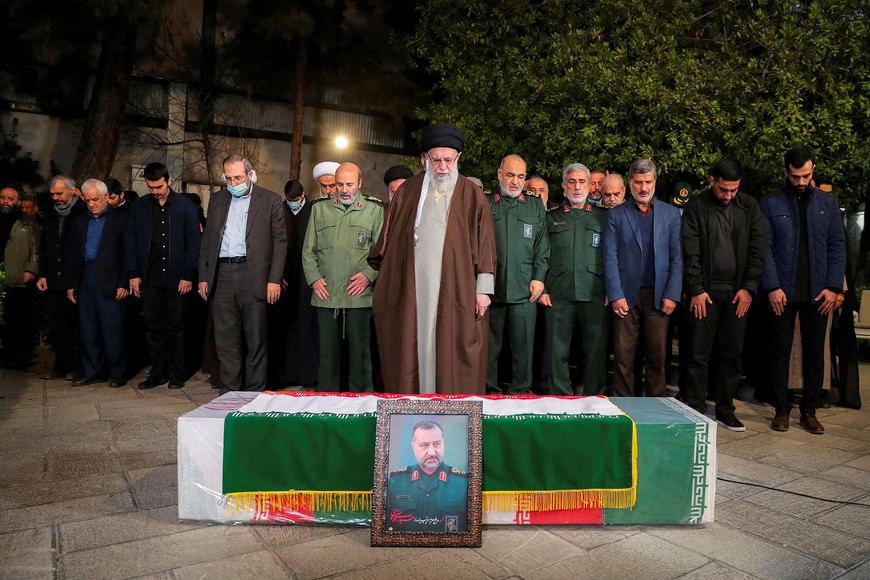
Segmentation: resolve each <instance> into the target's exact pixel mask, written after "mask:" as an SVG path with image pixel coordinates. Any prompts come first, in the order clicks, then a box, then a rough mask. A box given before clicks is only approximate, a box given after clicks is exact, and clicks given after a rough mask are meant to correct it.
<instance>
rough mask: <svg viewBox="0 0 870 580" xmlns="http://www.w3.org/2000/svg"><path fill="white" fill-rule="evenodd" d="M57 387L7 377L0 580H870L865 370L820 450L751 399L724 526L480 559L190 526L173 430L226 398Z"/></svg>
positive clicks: (327, 535) (533, 535)
mask: <svg viewBox="0 0 870 580" xmlns="http://www.w3.org/2000/svg"><path fill="white" fill-rule="evenodd" d="M40 356H41V357H43V358H44V357H46V356H47V353H45V352H41V353H40ZM43 372H44V362H43V361H41V362H40V363H39V364H37V365H34V370H33V371H32V372H28V373H24V372H14V371H2V370H0V440H2V441H3V444H2V447H0V578H15V579H18V578H60V579H79V578H133V577H150V578H167V579H169V578H173V579H174V578H178V579H187V578H205V577H208V578H325V577H340V578H360V579H362V578H371V579H379V580H380V579H390V578H412V577H418V576H420V575H421V574H423V575H425V576H427V577H439V578H528V579H539V578H541V579H543V578H553V579H562V578H631V579H641V578H642V579H647V578H693V579H694V578H697V579H713V578H789V579H798V578H808V579H809V578H812V579H816V578H854V579H864V578H870V507H862V506H859V505H853V504H855V503H859V504H863V505H864V506H870V411H868V410H867V406H868V405H870V364H866V363H865V364H862V365H861V369H860V372H861V384H862V398H863V400H864V402H865V409H864V410H861V411H854V410H850V409H843V408H837V407H835V408H832V409H826V410H820V411H819V413H818V415H819V418H820V420H821V421H822V423H823V424H824V426H825V428H826V430H827V433H826V434H825V435H822V436H817V435H810V434H808V433H806V432H805V431H803V430H802V429H800V428H799V427H798V426H797V415H798V414H797V411H795V412H794V413H793V421H792V428H791V430H789V431H788V432H787V433H774V432H773V431H771V430H770V428H769V422H770V419H771V418H772V414H773V413H772V409H771V407H769V406H766V405H762V404H759V403H756V402H754V401H752V400H751V399H749V398H747V397H743V399H744V400H743V401H739V402H737V407H738V410H737V414H738V417H739V418H740V419H741V420H743V422H744V423H745V424H746V427H747V429H746V431H745V432H743V433H733V432H731V431H727V430H725V429H722V428H720V429H719V448H718V452H719V477H720V478H721V479H720V481H719V482H718V493H717V498H716V521H715V523H713V524H708V525H704V526H690V527H681V526H663V527H653V526H607V527H599V526H528V527H523V528H518V527H488V528H485V529H484V532H483V547H481V548H479V549H441V550H436V549H418V548H371V547H369V529H368V528H351V527H325V526H323V527H314V526H246V525H240V526H221V525H209V524H195V523H181V522H179V521H178V520H177V512H176V504H177V497H176V496H177V488H176V484H177V478H176V434H175V433H176V432H175V425H176V419H177V418H178V417H179V416H180V415H182V414H184V413H186V412H187V411H189V410H191V409H193V408H195V407H196V406H197V405H201V404H203V403H206V402H208V401H210V400H211V399H213V398H214V397H215V396H216V395H217V391H214V390H212V389H211V387H210V385H209V384H208V382H207V380H206V378H205V377H204V376H202V375H196V376H195V377H194V378H193V379H191V380H190V381H188V383H187V386H186V387H185V388H184V389H183V390H180V391H171V390H168V389H167V388H166V387H165V386H163V387H158V388H156V389H153V390H150V391H139V390H137V389H136V388H135V385H136V384H138V382H139V381H141V380H143V379H144V376H143V375H139V376H138V377H136V378H135V379H133V380H132V381H130V383H129V384H128V386H126V387H124V388H121V389H110V388H109V386H108V384H97V385H91V386H86V387H72V386H71V384H70V383H69V382H67V381H64V380H52V381H47V380H43V379H41V378H40V376H41V375H42V373H43ZM725 480H734V481H741V482H749V483H754V484H756V485H757V486H749V485H743V484H739V483H732V482H729V481H725ZM766 488H775V490H771V489H766ZM776 490H783V491H776ZM662 491H663V493H667V490H662ZM784 491H788V492H792V493H784ZM795 494H805V495H809V496H813V497H814V498H820V499H812V498H807V497H802V496H800V495H795ZM822 498H823V499H822ZM824 500H830V501H824ZM848 502H852V503H851V504H850V503H848Z"/></svg>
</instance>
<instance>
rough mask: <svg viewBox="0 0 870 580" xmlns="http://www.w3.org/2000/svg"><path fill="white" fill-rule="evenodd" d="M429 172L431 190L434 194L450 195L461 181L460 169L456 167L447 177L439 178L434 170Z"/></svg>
mask: <svg viewBox="0 0 870 580" xmlns="http://www.w3.org/2000/svg"><path fill="white" fill-rule="evenodd" d="M426 171H428V172H429V188H430V190H431V191H432V192H435V193H438V194H440V195H450V194H451V193H453V189H454V188H455V187H456V181H457V180H458V179H459V168H458V167H454V168H453V169H452V170H451V171H450V173H449V174H448V175H447V176H445V177H439V176H438V174H437V173H435V170H434V169H426Z"/></svg>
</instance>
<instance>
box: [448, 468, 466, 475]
mask: <svg viewBox="0 0 870 580" xmlns="http://www.w3.org/2000/svg"><path fill="white" fill-rule="evenodd" d="M450 473H452V474H453V475H468V472H466V471H463V470H461V469H459V468H458V467H451V468H450Z"/></svg>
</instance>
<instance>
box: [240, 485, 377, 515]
mask: <svg viewBox="0 0 870 580" xmlns="http://www.w3.org/2000/svg"><path fill="white" fill-rule="evenodd" d="M225 497H226V503H227V511H228V512H229V513H263V512H270V511H272V512H277V511H281V510H284V509H291V510H299V509H309V510H311V511H312V512H329V511H353V512H361V511H371V510H372V492H370V491H296V490H288V491H251V492H238V493H228V494H226V496H225Z"/></svg>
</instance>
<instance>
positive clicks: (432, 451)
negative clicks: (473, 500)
mask: <svg viewBox="0 0 870 580" xmlns="http://www.w3.org/2000/svg"><path fill="white" fill-rule="evenodd" d="M411 449H412V450H413V451H414V457H416V458H417V464H416V465H409V466H408V467H403V468H401V469H398V470H396V471H393V472H391V473H390V479H389V482H388V484H387V525H386V528H387V530H389V531H409V532H467V531H468V474H467V473H466V472H465V471H462V470H461V469H458V468H456V467H450V466H449V465H447V464H445V463H444V430H443V429H442V428H441V425H439V424H438V423H437V422H436V421H428V420H424V421H420V422H418V423H416V424H415V425H414V428H413V429H412V430H411Z"/></svg>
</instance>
